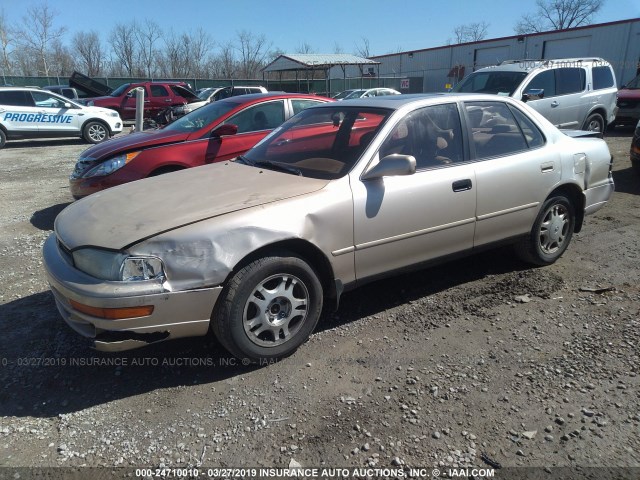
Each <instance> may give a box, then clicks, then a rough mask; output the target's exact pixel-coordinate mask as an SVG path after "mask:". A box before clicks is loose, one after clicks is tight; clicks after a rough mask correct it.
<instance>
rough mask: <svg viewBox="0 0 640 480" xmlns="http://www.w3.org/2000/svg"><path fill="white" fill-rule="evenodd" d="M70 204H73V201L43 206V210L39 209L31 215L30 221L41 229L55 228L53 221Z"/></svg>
mask: <svg viewBox="0 0 640 480" xmlns="http://www.w3.org/2000/svg"><path fill="white" fill-rule="evenodd" d="M68 205H71V202H66V203H59V204H57V205H52V206H51V207H47V208H43V209H42V210H38V211H37V212H34V213H33V215H31V218H30V219H29V221H30V222H31V225H33V226H34V227H36V228H38V229H40V230H53V222H54V221H55V219H56V217H57V216H58V214H59V213H60V212H61V211H62V210H64V209H65V207H67V206H68Z"/></svg>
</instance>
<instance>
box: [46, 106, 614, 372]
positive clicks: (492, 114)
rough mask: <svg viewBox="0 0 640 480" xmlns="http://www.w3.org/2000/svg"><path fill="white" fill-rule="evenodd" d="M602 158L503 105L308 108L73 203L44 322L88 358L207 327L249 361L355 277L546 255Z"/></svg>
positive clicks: (305, 329)
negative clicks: (217, 150) (191, 163)
mask: <svg viewBox="0 0 640 480" xmlns="http://www.w3.org/2000/svg"><path fill="white" fill-rule="evenodd" d="M239 100H240V99H237V101H239ZM227 101H230V100H225V102H227ZM219 103H220V102H218V103H213V104H211V105H210V106H209V107H203V108H202V109H201V110H202V111H204V110H205V109H206V108H216V106H217V105H219ZM197 113H198V111H196V112H193V113H192V114H191V115H193V114H197ZM463 119H464V121H462V120H463ZM611 166H612V158H611V154H610V153H609V150H608V148H607V144H606V143H605V142H604V140H602V139H600V138H571V137H569V136H568V135H565V134H564V133H561V132H560V131H558V130H557V129H556V128H555V127H553V126H552V125H551V124H550V123H549V122H548V121H546V120H545V119H544V118H543V117H542V116H540V115H539V114H538V113H536V112H535V111H534V110H532V109H531V108H529V107H528V106H527V105H525V104H523V103H522V102H518V101H516V100H513V99H510V98H507V97H497V96H493V95H457V96H450V95H426V96H425V95H421V96H416V95H395V96H394V95H391V96H387V97H381V98H376V99H371V98H369V99H362V100H353V101H349V102H331V103H325V104H322V105H319V106H317V107H313V108H309V109H306V110H303V111H302V112H300V113H299V114H298V115H296V116H295V117H293V118H291V119H290V120H289V121H287V122H285V123H284V124H283V125H282V126H281V127H280V128H278V129H277V130H275V131H274V132H273V133H272V134H271V135H269V136H268V137H267V138H266V139H264V140H263V141H262V142H260V143H259V144H258V145H256V146H255V147H254V148H253V149H251V150H249V151H248V152H247V153H246V154H244V155H243V156H240V157H238V159H237V160H235V161H228V162H222V163H216V164H213V165H208V166H204V167H200V168H192V169H188V170H184V171H181V172H176V173H172V174H169V175H162V176H159V177H154V178H149V179H145V180H141V181H139V182H133V183H130V184H127V185H123V186H121V187H118V188H114V189H110V190H106V191H104V192H102V193H100V194H99V195H92V196H89V197H87V198H85V199H83V200H80V201H78V202H75V203H73V204H72V205H70V206H69V207H67V208H66V209H65V210H63V211H62V212H61V213H60V214H59V215H58V217H57V218H56V222H55V233H54V234H52V235H51V236H50V237H49V239H48V240H47V241H46V243H45V245H44V264H45V267H46V271H47V276H48V280H49V283H50V284H51V291H52V292H53V295H54V297H55V300H56V303H57V306H58V310H59V311H60V313H61V315H62V317H63V318H64V319H65V320H66V321H67V323H68V324H69V325H71V326H72V327H73V328H74V330H76V331H77V332H78V333H80V334H81V335H83V336H85V337H88V338H89V339H91V340H92V342H93V344H94V346H96V347H97V348H98V349H102V350H124V349H129V348H135V347H139V346H143V345H148V344H150V343H155V342H158V341H162V340H167V339H171V338H177V337H187V336H198V335H205V334H206V333H207V332H208V331H210V330H211V331H212V332H213V333H214V334H215V335H216V336H217V338H218V339H219V340H220V342H221V344H222V345H224V346H225V347H226V348H227V349H228V350H229V351H230V352H231V353H232V354H234V355H236V356H238V357H240V358H244V359H247V360H250V361H254V362H263V361H265V360H271V359H274V358H278V357H281V356H285V355H288V354H290V353H291V352H293V351H294V350H295V349H296V348H298V347H299V346H300V345H301V344H302V343H303V342H304V341H305V340H306V339H307V338H308V337H309V335H310V334H311V332H312V331H313V330H314V328H315V326H316V324H317V322H318V319H319V317H320V312H321V310H322V309H323V306H326V307H327V308H331V307H334V308H335V307H336V306H337V304H338V300H339V298H340V295H341V294H342V293H343V292H344V291H346V290H348V289H350V288H354V287H356V286H359V285H362V284H363V283H366V282H367V281H369V280H373V279H376V278H380V277H381V276H384V275H391V274H393V273H394V272H397V271H399V270H404V269H406V268H408V267H411V266H414V267H415V266H417V265H422V264H424V263H425V262H429V261H432V260H437V259H443V258H446V257H449V256H451V255H454V254H462V253H472V252H474V251H476V250H479V249H482V248H485V247H487V246H489V245H493V244H496V243H499V242H513V243H515V244H516V245H517V251H518V252H519V253H520V255H521V256H522V257H523V258H524V259H526V260H527V261H529V262H531V263H533V264H536V265H548V264H551V263H553V262H555V261H556V260H557V259H558V258H559V257H560V256H561V255H562V253H563V252H564V251H565V249H566V248H567V246H568V245H569V242H570V241H571V237H572V235H573V233H574V232H577V231H580V229H581V228H582V225H583V218H584V216H585V215H586V214H590V213H593V212H595V211H597V210H599V209H600V208H601V207H603V206H604V205H605V204H606V203H607V201H608V199H609V197H610V196H611V194H612V192H613V190H614V185H613V180H612V176H611Z"/></svg>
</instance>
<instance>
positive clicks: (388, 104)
mask: <svg viewBox="0 0 640 480" xmlns="http://www.w3.org/2000/svg"><path fill="white" fill-rule="evenodd" d="M445 99H446V100H449V101H456V100H477V101H506V102H511V101H512V99H511V98H510V97H505V96H502V95H492V94H488V93H458V92H443V93H403V94H401V95H385V96H382V97H369V98H354V99H349V100H342V101H341V102H337V103H333V102H332V103H330V104H324V105H319V106H318V107H314V108H331V107H332V106H333V107H336V106H337V107H347V106H349V107H352V106H353V107H375V108H390V109H393V110H399V109H400V108H402V107H404V106H405V105H409V104H412V103H416V102H421V101H425V100H445Z"/></svg>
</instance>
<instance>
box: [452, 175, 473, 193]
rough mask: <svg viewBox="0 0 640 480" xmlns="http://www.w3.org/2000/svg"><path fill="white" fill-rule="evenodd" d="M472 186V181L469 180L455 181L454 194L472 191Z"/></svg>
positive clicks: (453, 184) (453, 185)
mask: <svg viewBox="0 0 640 480" xmlns="http://www.w3.org/2000/svg"><path fill="white" fill-rule="evenodd" d="M471 186H472V183H471V180H470V179H468V178H466V179H464V180H458V181H455V182H453V183H452V184H451V188H452V190H453V191H454V192H464V191H466V190H471Z"/></svg>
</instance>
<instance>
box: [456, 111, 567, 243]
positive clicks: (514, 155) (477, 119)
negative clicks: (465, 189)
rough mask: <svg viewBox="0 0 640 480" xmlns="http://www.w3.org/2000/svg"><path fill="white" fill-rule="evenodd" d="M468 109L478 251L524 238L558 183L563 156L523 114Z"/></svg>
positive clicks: (475, 240)
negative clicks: (506, 241)
mask: <svg viewBox="0 0 640 480" xmlns="http://www.w3.org/2000/svg"><path fill="white" fill-rule="evenodd" d="M464 106H465V114H466V117H467V125H468V129H469V138H470V139H471V140H470V149H471V154H472V157H473V158H474V159H475V162H474V170H475V179H476V187H477V188H476V195H477V209H476V217H477V223H476V232H475V237H474V246H479V245H484V244H488V243H492V242H495V241H498V240H502V239H505V238H510V237H515V236H518V235H522V234H524V233H526V232H528V231H529V230H530V229H531V225H533V222H534V220H535V217H536V215H537V214H538V210H539V209H540V204H541V202H542V201H543V200H544V199H545V198H546V196H547V193H548V192H549V191H551V189H552V188H553V186H554V185H556V184H557V182H558V181H559V180H560V176H561V169H560V155H559V153H558V152H555V151H554V150H553V149H552V148H548V147H546V145H545V144H546V140H545V138H544V136H543V134H542V132H541V131H540V129H538V127H536V125H535V124H534V123H533V122H532V121H531V120H530V119H529V118H528V117H527V116H526V115H525V114H524V113H523V112H522V111H521V110H519V109H517V108H515V107H513V106H508V105H507V104H506V103H505V102H485V101H482V102H465V103H464Z"/></svg>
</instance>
